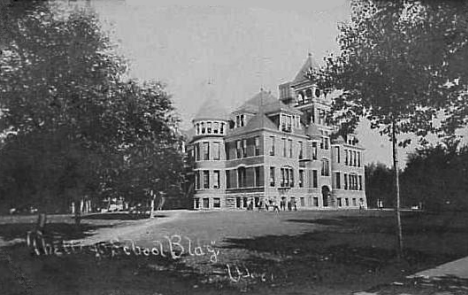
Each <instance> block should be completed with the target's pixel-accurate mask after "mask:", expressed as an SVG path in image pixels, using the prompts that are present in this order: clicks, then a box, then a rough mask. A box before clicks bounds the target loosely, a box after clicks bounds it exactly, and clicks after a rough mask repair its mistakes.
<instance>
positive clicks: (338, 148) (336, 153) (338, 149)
mask: <svg viewBox="0 0 468 295" xmlns="http://www.w3.org/2000/svg"><path fill="white" fill-rule="evenodd" d="M335 159H336V162H337V163H339V162H340V147H339V146H335Z"/></svg>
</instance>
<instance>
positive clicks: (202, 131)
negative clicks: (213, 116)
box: [201, 123, 205, 134]
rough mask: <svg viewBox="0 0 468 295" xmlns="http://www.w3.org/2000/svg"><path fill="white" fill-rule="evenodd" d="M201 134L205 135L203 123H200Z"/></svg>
mask: <svg viewBox="0 0 468 295" xmlns="http://www.w3.org/2000/svg"><path fill="white" fill-rule="evenodd" d="M201 133H202V134H205V123H201Z"/></svg>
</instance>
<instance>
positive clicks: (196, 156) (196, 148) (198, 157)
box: [195, 143, 200, 161]
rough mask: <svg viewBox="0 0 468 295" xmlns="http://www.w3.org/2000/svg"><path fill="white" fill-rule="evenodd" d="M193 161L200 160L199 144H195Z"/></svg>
mask: <svg viewBox="0 0 468 295" xmlns="http://www.w3.org/2000/svg"><path fill="white" fill-rule="evenodd" d="M195 161H200V144H199V143H197V144H195Z"/></svg>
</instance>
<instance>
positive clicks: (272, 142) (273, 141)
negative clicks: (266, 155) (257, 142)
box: [270, 136, 275, 156]
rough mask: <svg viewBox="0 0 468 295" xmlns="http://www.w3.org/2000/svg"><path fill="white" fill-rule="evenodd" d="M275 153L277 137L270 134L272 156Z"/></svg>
mask: <svg viewBox="0 0 468 295" xmlns="http://www.w3.org/2000/svg"><path fill="white" fill-rule="evenodd" d="M274 155H275V137H274V136H270V156H274Z"/></svg>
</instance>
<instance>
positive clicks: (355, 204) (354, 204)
mask: <svg viewBox="0 0 468 295" xmlns="http://www.w3.org/2000/svg"><path fill="white" fill-rule="evenodd" d="M353 206H357V203H356V198H353Z"/></svg>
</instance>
